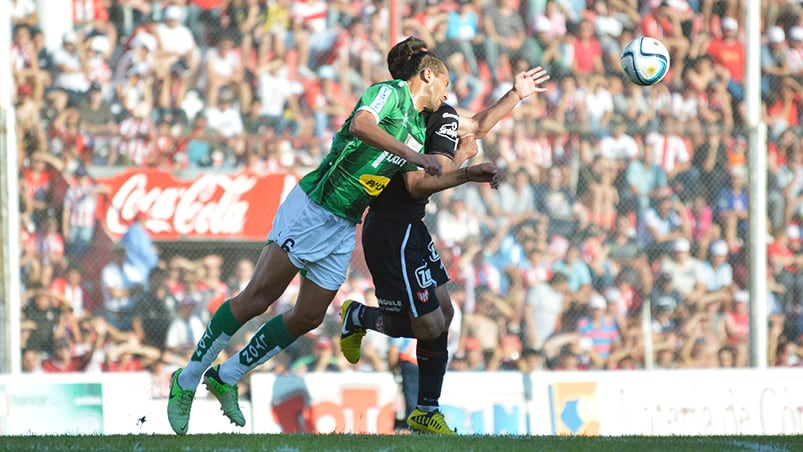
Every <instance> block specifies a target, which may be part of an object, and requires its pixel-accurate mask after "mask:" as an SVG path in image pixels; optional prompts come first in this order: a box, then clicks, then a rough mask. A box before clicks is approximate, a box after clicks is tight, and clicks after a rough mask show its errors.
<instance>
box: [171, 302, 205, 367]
mask: <svg viewBox="0 0 803 452" xmlns="http://www.w3.org/2000/svg"><path fill="white" fill-rule="evenodd" d="M194 311H195V303H194V302H193V300H192V299H191V298H184V299H181V300H180V301H179V304H178V311H177V317H176V318H174V319H173V320H172V321H171V322H170V325H169V327H168V330H167V337H166V338H165V349H164V354H163V356H162V359H163V360H165V362H167V363H169V364H172V365H182V364H184V363H186V362H187V360H189V359H190V355H192V351H193V350H194V349H195V344H196V343H197V342H198V341H199V340H200V339H201V336H203V334H204V324H203V322H201V319H200V318H198V316H197V315H195V314H193V312H194Z"/></svg>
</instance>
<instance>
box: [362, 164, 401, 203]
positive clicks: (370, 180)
mask: <svg viewBox="0 0 803 452" xmlns="http://www.w3.org/2000/svg"><path fill="white" fill-rule="evenodd" d="M390 155H392V154H390ZM394 157H395V156H394ZM402 160H404V159H402ZM388 182H390V179H388V178H387V177H385V176H376V175H373V174H363V175H362V176H360V185H362V188H364V189H365V191H366V193H368V194H369V195H370V196H379V194H380V193H382V190H384V189H385V187H387V186H388Z"/></svg>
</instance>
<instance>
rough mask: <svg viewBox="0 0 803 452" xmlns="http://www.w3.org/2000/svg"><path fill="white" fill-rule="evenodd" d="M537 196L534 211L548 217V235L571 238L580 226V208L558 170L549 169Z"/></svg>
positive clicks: (555, 168) (560, 171) (561, 172)
mask: <svg viewBox="0 0 803 452" xmlns="http://www.w3.org/2000/svg"><path fill="white" fill-rule="evenodd" d="M538 195H539V196H538V200H537V201H536V210H537V211H538V212H540V213H542V214H544V215H546V216H547V217H549V229H548V233H549V235H554V234H559V235H561V236H563V237H571V236H573V235H574V233H575V232H576V231H577V230H578V228H579V225H580V221H579V218H578V217H579V216H580V213H581V206H580V205H579V204H576V203H575V199H574V196H572V194H571V192H570V191H569V189H568V188H567V187H566V185H565V183H564V178H563V171H562V170H561V169H560V168H557V167H553V168H550V169H549V172H548V179H547V182H546V184H545V185H544V186H543V188H542V189H541V190H540V191H539V193H538Z"/></svg>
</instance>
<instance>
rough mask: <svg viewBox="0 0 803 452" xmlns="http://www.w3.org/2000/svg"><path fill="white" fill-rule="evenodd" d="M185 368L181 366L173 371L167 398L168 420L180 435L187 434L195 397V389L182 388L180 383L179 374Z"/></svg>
mask: <svg viewBox="0 0 803 452" xmlns="http://www.w3.org/2000/svg"><path fill="white" fill-rule="evenodd" d="M182 370H183V369H181V368H179V369H178V370H176V371H175V372H173V376H172V377H171V378H170V397H169V398H168V399H167V420H168V421H170V427H171V428H172V429H173V431H174V432H176V434H178V435H186V434H187V426H188V425H189V423H190V408H192V399H193V398H195V391H193V390H191V389H181V386H179V384H178V376H179V375H181V371H182Z"/></svg>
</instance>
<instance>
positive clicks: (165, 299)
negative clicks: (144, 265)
mask: <svg viewBox="0 0 803 452" xmlns="http://www.w3.org/2000/svg"><path fill="white" fill-rule="evenodd" d="M166 277H167V270H165V269H163V268H161V267H154V268H153V269H151V271H150V274H149V275H148V287H147V289H146V290H144V291H142V292H140V293H138V294H137V295H136V296H135V297H134V308H133V313H132V320H131V329H132V330H133V331H134V334H136V336H137V339H138V340H139V342H140V343H142V344H143V345H148V346H151V347H156V348H157V349H159V350H162V349H164V347H165V340H166V338H167V330H168V328H169V327H170V323H171V322H172V320H173V318H174V317H175V313H176V309H177V307H178V306H177V305H178V302H177V301H176V299H175V298H174V297H173V296H172V295H171V294H170V292H168V290H167V285H166Z"/></svg>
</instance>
